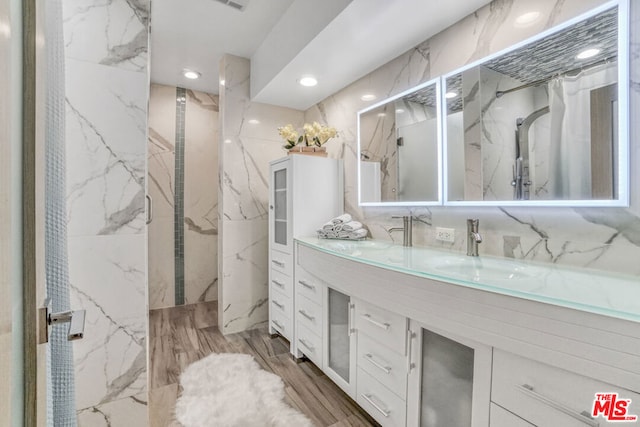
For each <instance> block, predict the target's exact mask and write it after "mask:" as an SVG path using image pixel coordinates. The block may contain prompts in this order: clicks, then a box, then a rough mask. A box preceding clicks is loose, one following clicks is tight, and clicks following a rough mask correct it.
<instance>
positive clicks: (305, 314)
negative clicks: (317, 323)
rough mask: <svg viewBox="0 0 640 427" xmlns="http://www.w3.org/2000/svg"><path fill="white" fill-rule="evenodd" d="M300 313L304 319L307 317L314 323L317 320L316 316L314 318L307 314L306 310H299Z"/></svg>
mask: <svg viewBox="0 0 640 427" xmlns="http://www.w3.org/2000/svg"><path fill="white" fill-rule="evenodd" d="M298 313H300V314H301V315H303V316H304V317H306V318H307V319H308V320H310V321H312V322H313V321H314V320H316V318H315V317H314V316H312V315H310V314H308V313H307V312H306V311H304V310H298Z"/></svg>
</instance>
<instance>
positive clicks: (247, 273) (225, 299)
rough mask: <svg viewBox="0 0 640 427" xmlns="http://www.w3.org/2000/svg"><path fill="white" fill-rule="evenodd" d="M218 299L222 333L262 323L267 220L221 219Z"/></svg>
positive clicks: (265, 311) (265, 309) (265, 306)
mask: <svg viewBox="0 0 640 427" xmlns="http://www.w3.org/2000/svg"><path fill="white" fill-rule="evenodd" d="M222 227H224V233H225V236H229V238H228V239H227V238H225V239H224V241H223V243H222V252H221V253H222V271H223V274H222V276H221V283H222V289H221V296H222V298H221V301H220V303H219V307H220V315H221V316H222V323H220V324H219V327H220V330H221V331H222V333H223V334H231V333H235V332H240V331H243V330H245V329H251V328H255V327H258V326H261V325H263V324H265V323H266V322H267V314H268V307H269V304H268V303H267V301H268V294H269V289H268V275H269V270H268V246H269V243H268V223H267V220H266V219H261V220H248V221H243V220H241V221H229V220H223V221H222ZM220 315H219V317H220Z"/></svg>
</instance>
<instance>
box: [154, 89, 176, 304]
mask: <svg viewBox="0 0 640 427" xmlns="http://www.w3.org/2000/svg"><path fill="white" fill-rule="evenodd" d="M175 116H176V88H175V87H172V86H163V85H157V84H152V85H151V90H150V93H149V141H148V152H147V156H148V158H147V167H148V172H147V178H148V182H147V192H148V194H149V196H151V198H152V200H153V221H151V223H150V224H149V226H148V229H147V238H148V244H149V266H148V269H149V308H150V309H154V308H161V307H172V306H174V305H175V299H174V298H175V293H174V281H175V270H174V246H173V243H174V237H173V230H174V218H173V209H174V197H175V191H174V190H175V189H174V182H175V181H174V180H175V177H174V175H175V135H176V120H175Z"/></svg>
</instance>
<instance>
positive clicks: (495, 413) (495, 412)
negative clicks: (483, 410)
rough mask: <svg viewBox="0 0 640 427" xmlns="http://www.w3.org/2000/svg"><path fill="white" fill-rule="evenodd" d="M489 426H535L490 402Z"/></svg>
mask: <svg viewBox="0 0 640 427" xmlns="http://www.w3.org/2000/svg"><path fill="white" fill-rule="evenodd" d="M489 419H490V421H489V427H535V426H534V425H533V424H531V423H528V422H526V421H525V420H523V419H522V418H520V417H518V416H516V415H515V414H512V413H511V412H509V411H507V410H506V409H504V408H503V407H501V406H498V405H496V404H495V403H492V404H491V415H490V418H489Z"/></svg>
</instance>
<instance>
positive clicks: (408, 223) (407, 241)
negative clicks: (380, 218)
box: [387, 215, 413, 246]
mask: <svg viewBox="0 0 640 427" xmlns="http://www.w3.org/2000/svg"><path fill="white" fill-rule="evenodd" d="M391 218H402V224H403V226H402V227H391V228H390V229H389V230H387V231H389V233H391V232H392V231H400V230H402V231H403V233H402V246H413V216H411V215H408V216H392V217H391Z"/></svg>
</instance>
